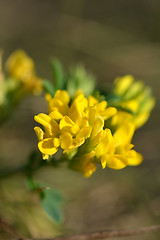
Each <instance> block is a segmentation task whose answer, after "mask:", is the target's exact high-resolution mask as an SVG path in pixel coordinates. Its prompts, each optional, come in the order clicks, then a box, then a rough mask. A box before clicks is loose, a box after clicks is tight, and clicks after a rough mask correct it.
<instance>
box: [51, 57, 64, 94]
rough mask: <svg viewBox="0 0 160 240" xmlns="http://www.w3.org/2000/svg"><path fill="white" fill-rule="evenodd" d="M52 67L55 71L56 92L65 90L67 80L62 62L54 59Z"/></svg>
mask: <svg viewBox="0 0 160 240" xmlns="http://www.w3.org/2000/svg"><path fill="white" fill-rule="evenodd" d="M51 66H52V71H53V79H54V86H55V88H56V90H57V89H64V85H65V78H64V74H63V69H62V65H61V63H60V61H59V60H58V59H54V60H53V61H52V62H51Z"/></svg>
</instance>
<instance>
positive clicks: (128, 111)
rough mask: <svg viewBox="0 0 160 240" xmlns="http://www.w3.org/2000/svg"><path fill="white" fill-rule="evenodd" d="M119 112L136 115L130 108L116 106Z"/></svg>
mask: <svg viewBox="0 0 160 240" xmlns="http://www.w3.org/2000/svg"><path fill="white" fill-rule="evenodd" d="M116 108H117V110H118V111H122V112H126V113H130V114H132V115H135V113H134V112H133V111H132V110H131V109H130V108H125V107H121V106H116Z"/></svg>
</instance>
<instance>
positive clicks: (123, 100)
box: [111, 75, 155, 128]
mask: <svg viewBox="0 0 160 240" xmlns="http://www.w3.org/2000/svg"><path fill="white" fill-rule="evenodd" d="M113 93H114V95H115V96H118V100H117V101H115V102H114V103H113V106H115V107H122V108H124V109H128V110H131V111H132V112H133V114H130V113H129V112H127V111H126V112H125V111H122V110H119V111H118V112H117V114H116V115H115V116H114V117H113V119H112V122H111V124H112V125H113V126H116V127H117V126H120V125H121V124H123V123H124V122H132V123H133V124H134V125H135V127H136V128H139V127H141V126H142V125H144V124H145V123H146V121H147V120H148V118H149V116H150V113H151V111H152V109H153V107H154V105H155V99H154V98H153V97H152V95H151V89H150V88H149V87H146V86H145V85H144V84H143V82H141V81H135V80H134V78H133V76H131V75H126V76H124V77H118V78H116V79H115V82H114V90H113ZM111 105H112V104H111Z"/></svg>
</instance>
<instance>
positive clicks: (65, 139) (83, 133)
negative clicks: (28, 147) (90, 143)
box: [34, 90, 116, 159]
mask: <svg viewBox="0 0 160 240" xmlns="http://www.w3.org/2000/svg"><path fill="white" fill-rule="evenodd" d="M46 100H47V102H48V111H49V114H48V115H47V114H43V113H40V114H39V115H37V116H35V118H34V119H35V121H37V122H38V123H40V124H41V125H42V126H43V128H44V131H43V130H42V129H40V128H39V127H36V128H35V131H36V134H37V137H38V140H39V143H38V147H39V150H40V151H41V152H42V154H44V155H43V158H44V159H47V158H49V156H51V155H53V154H54V153H56V152H57V150H58V147H61V148H62V149H63V150H64V153H68V152H70V151H72V150H74V149H76V148H78V147H80V146H81V145H83V144H84V143H85V141H86V139H87V138H89V137H90V136H91V139H92V138H93V137H95V136H96V135H97V134H98V132H99V131H100V130H102V129H103V126H104V119H106V118H109V117H111V116H112V115H114V114H115V113H116V109H115V108H108V109H107V108H106V106H107V103H106V102H105V101H103V102H101V103H98V102H97V100H96V99H92V100H94V104H93V101H92V104H91V101H88V99H87V98H86V97H85V96H84V94H83V93H82V92H81V91H78V92H77V93H76V95H75V97H74V98H73V100H72V101H71V100H70V97H69V95H68V93H67V92H66V91H64V90H63V91H61V90H58V91H57V92H56V93H55V96H54V98H52V97H51V96H50V95H47V96H46ZM55 138H56V145H55ZM57 142H58V144H57Z"/></svg>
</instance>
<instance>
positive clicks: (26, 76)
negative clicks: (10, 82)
mask: <svg viewBox="0 0 160 240" xmlns="http://www.w3.org/2000/svg"><path fill="white" fill-rule="evenodd" d="M6 70H7V72H8V74H9V76H10V77H12V78H14V79H16V80H17V81H20V82H21V83H22V84H23V86H24V89H25V90H26V91H27V92H28V91H29V92H33V93H34V94H39V93H41V91H42V80H41V79H40V78H39V77H37V76H36V73H35V66H34V62H33V60H32V59H31V58H30V57H29V56H28V55H27V54H26V53H25V52H24V51H23V50H17V51H15V52H13V53H12V54H11V55H10V57H9V58H8V60H7V62H6Z"/></svg>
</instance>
